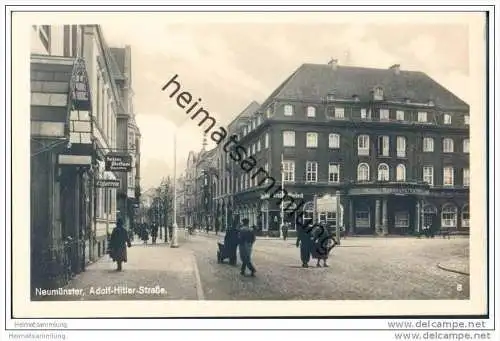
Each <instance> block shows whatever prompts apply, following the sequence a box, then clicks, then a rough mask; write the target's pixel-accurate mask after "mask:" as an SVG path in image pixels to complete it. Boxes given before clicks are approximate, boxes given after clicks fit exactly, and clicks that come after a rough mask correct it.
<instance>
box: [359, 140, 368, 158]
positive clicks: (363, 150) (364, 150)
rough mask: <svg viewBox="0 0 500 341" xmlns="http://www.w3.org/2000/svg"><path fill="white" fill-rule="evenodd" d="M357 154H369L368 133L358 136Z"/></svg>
mask: <svg viewBox="0 0 500 341" xmlns="http://www.w3.org/2000/svg"><path fill="white" fill-rule="evenodd" d="M358 155H370V137H369V136H368V135H359V136H358Z"/></svg>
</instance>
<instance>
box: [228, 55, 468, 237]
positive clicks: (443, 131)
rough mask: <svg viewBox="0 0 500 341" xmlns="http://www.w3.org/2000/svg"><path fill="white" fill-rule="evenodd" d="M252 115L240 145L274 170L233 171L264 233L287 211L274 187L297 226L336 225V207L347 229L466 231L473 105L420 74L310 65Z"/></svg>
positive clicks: (243, 210) (246, 212)
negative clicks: (256, 173) (307, 221)
mask: <svg viewBox="0 0 500 341" xmlns="http://www.w3.org/2000/svg"><path fill="white" fill-rule="evenodd" d="M249 122H250V123H249V124H247V125H244V126H243V127H242V128H241V129H240V131H239V132H238V135H239V144H241V145H243V146H245V148H246V149H247V151H248V154H250V155H252V156H253V157H254V158H255V159H256V160H257V165H258V166H257V167H256V168H259V167H262V168H264V169H265V170H266V171H267V172H268V175H269V177H267V178H266V179H259V177H253V176H252V174H248V173H245V172H241V171H240V174H238V173H234V180H235V185H236V188H235V193H234V201H235V209H236V211H237V212H238V213H239V214H240V216H246V217H248V218H249V219H250V220H251V222H252V221H254V222H255V225H257V226H258V227H259V226H260V228H261V229H262V231H263V232H264V233H266V232H268V231H272V230H274V231H277V230H278V229H279V226H280V225H281V217H282V215H281V204H282V200H281V198H283V196H282V195H281V198H280V193H283V192H282V191H279V192H278V194H277V195H273V191H271V192H269V191H268V190H267V188H268V187H269V184H271V186H272V185H274V188H281V186H283V188H284V190H285V191H286V192H285V193H287V195H286V196H285V200H284V201H285V202H284V205H283V206H284V207H285V208H284V211H285V214H284V215H283V217H284V221H285V222H289V223H291V229H292V230H295V228H296V221H299V222H300V221H301V220H305V219H313V220H315V221H323V222H326V223H327V224H329V225H333V226H336V224H337V207H339V208H340V212H338V213H339V214H338V216H339V219H338V220H339V221H340V225H342V226H343V227H344V228H345V229H346V230H347V232H348V233H351V234H379V235H386V234H395V233H396V234H399V233H403V234H405V233H415V232H419V231H420V230H421V229H422V226H423V225H429V226H431V227H432V228H433V229H435V230H437V229H442V228H443V229H451V230H455V231H460V232H468V230H469V190H468V187H469V182H470V180H469V106H468V105H467V104H466V103H465V102H463V101H462V100H460V99H459V98H457V97H456V96H455V95H454V94H452V93H451V92H450V91H448V90H447V89H445V88H444V87H443V86H441V85H440V84H438V83H437V82H435V81H434V80H433V79H432V78H430V77H429V76H427V75H426V74H424V73H422V72H413V71H403V70H401V69H400V66H399V65H394V66H392V67H390V68H388V69H372V68H361V67H346V66H340V65H338V64H337V62H336V61H331V62H330V63H328V64H325V65H317V64H304V65H302V66H301V67H299V68H298V69H297V70H296V71H295V72H294V73H293V74H292V75H291V76H290V77H289V78H288V79H287V80H286V81H285V82H283V84H281V85H280V87H278V88H277V89H276V90H275V91H274V92H273V93H272V95H271V96H270V97H269V98H268V99H267V100H266V101H265V102H264V103H263V105H262V106H261V108H260V110H259V111H257V112H256V113H255V114H254V115H253V117H252V118H251V120H250V121H249ZM282 160H283V161H282ZM231 162H232V161H231ZM232 163H234V162H232ZM236 166H237V167H238V165H237V164H236ZM238 168H239V167H238ZM282 170H283V171H282ZM282 176H283V181H282ZM271 178H272V179H271ZM337 192H339V194H338V196H337ZM337 197H339V198H340V203H339V205H338V206H337V203H336V198H337ZM320 202H321V204H319V203H320ZM344 212H345V214H344Z"/></svg>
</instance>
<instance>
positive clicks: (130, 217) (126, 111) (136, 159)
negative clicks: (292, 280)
mask: <svg viewBox="0 0 500 341" xmlns="http://www.w3.org/2000/svg"><path fill="white" fill-rule="evenodd" d="M109 57H110V60H111V64H112V66H113V72H114V76H115V81H116V84H117V87H118V89H119V94H120V98H121V103H122V109H123V110H122V111H120V113H119V114H118V117H117V130H118V136H119V138H118V141H117V148H116V149H115V151H114V152H115V153H116V154H118V155H127V156H128V157H130V160H131V167H130V170H129V171H128V172H126V173H121V174H119V178H120V188H119V189H118V212H119V214H120V217H122V218H123V220H124V222H125V226H126V227H127V228H129V229H132V228H133V226H132V225H133V224H134V222H136V220H137V218H138V216H137V212H138V211H137V209H138V207H139V199H140V195H141V189H140V146H141V133H140V130H139V127H138V125H137V123H136V120H135V115H136V113H135V111H134V105H133V96H134V92H133V89H132V51H131V47H130V46H129V45H126V46H125V47H123V48H117V47H113V48H111V49H110V56H109Z"/></svg>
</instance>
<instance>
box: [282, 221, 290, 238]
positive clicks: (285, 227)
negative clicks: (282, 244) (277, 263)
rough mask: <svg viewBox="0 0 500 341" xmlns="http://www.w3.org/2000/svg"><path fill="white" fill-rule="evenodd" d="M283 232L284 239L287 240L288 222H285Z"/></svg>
mask: <svg viewBox="0 0 500 341" xmlns="http://www.w3.org/2000/svg"><path fill="white" fill-rule="evenodd" d="M281 232H282V233H283V240H286V239H287V238H288V223H284V224H283V226H282V227H281Z"/></svg>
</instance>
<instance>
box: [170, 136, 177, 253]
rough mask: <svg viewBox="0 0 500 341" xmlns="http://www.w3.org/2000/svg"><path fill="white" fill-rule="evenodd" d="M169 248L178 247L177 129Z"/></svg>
mask: <svg viewBox="0 0 500 341" xmlns="http://www.w3.org/2000/svg"><path fill="white" fill-rule="evenodd" d="M170 247H172V248H176V247H179V244H178V239H177V129H176V130H175V132H174V216H173V224H172V240H171V243H170Z"/></svg>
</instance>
